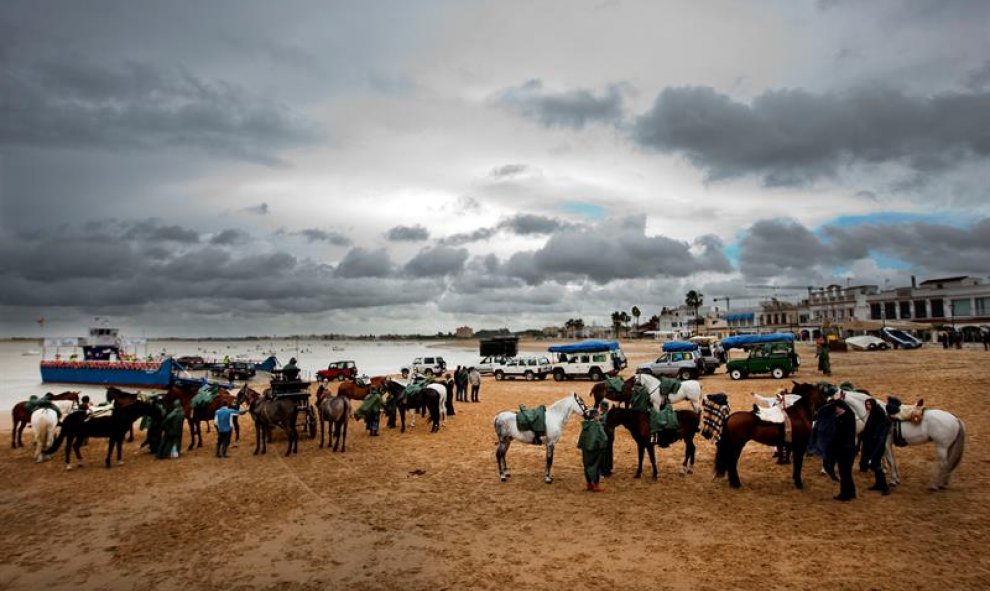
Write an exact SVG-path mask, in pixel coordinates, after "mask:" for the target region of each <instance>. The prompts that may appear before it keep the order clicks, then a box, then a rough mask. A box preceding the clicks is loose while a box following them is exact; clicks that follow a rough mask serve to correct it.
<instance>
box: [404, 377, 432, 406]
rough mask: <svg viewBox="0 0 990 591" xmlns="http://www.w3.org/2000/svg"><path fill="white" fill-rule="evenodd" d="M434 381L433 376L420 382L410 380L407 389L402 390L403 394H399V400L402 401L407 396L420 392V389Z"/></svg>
mask: <svg viewBox="0 0 990 591" xmlns="http://www.w3.org/2000/svg"><path fill="white" fill-rule="evenodd" d="M432 383H433V378H426V379H425V380H422V381H419V382H410V383H409V385H408V386H406V388H405V390H403V391H402V394H399V401H400V402H401V401H403V400H405V399H406V398H409V397H410V396H413V395H415V394H416V393H417V392H419V391H420V390H422V389H423V388H425V387H427V386H429V385H430V384H432Z"/></svg>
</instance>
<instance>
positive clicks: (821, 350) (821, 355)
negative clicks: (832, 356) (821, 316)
mask: <svg viewBox="0 0 990 591" xmlns="http://www.w3.org/2000/svg"><path fill="white" fill-rule="evenodd" d="M818 371H820V372H822V373H823V374H825V375H827V376H830V375H832V363H831V362H830V360H829V358H828V342H826V341H822V342H821V344H820V345H819V346H818Z"/></svg>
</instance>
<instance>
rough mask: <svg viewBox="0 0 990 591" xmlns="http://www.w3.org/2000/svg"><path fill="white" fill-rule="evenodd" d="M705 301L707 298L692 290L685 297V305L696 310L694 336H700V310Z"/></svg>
mask: <svg viewBox="0 0 990 591" xmlns="http://www.w3.org/2000/svg"><path fill="white" fill-rule="evenodd" d="M704 301H705V296H704V294H702V293H701V292H700V291H696V290H693V289H692V290H691V291H689V292H687V295H686V296H685V297H684V304H685V305H686V306H687V307H688V308H693V309H694V334H698V308H700V307H701V304H702V303H703V302H704Z"/></svg>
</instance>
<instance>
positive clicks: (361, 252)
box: [334, 247, 393, 277]
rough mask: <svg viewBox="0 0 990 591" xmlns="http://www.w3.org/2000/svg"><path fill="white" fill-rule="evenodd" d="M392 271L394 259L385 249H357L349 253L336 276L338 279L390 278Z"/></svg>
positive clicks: (338, 268) (341, 262) (338, 266)
mask: <svg viewBox="0 0 990 591" xmlns="http://www.w3.org/2000/svg"><path fill="white" fill-rule="evenodd" d="M392 271H393V265H392V259H391V258H389V256H388V253H387V252H386V251H385V249H384V248H382V249H378V250H368V249H366V248H360V247H355V248H352V249H350V250H349V251H347V254H345V255H344V258H343V259H341V261H340V264H338V265H337V270H336V272H335V273H334V274H335V275H336V276H337V277H388V276H389V275H391V274H392Z"/></svg>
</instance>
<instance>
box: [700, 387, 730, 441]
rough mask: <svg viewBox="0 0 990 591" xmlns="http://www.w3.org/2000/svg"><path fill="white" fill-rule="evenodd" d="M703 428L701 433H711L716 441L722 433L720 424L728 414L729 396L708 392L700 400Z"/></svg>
mask: <svg viewBox="0 0 990 591" xmlns="http://www.w3.org/2000/svg"><path fill="white" fill-rule="evenodd" d="M701 407H702V413H703V419H702V420H703V422H704V425H705V426H704V429H703V433H711V437H712V438H713V439H714V440H715V441H718V439H719V437H720V436H721V435H722V425H723V424H724V423H725V419H726V418H727V417H728V416H729V397H728V396H726V395H725V394H721V393H720V394H708V395H707V396H705V399H704V400H703V401H702V402H701Z"/></svg>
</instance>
